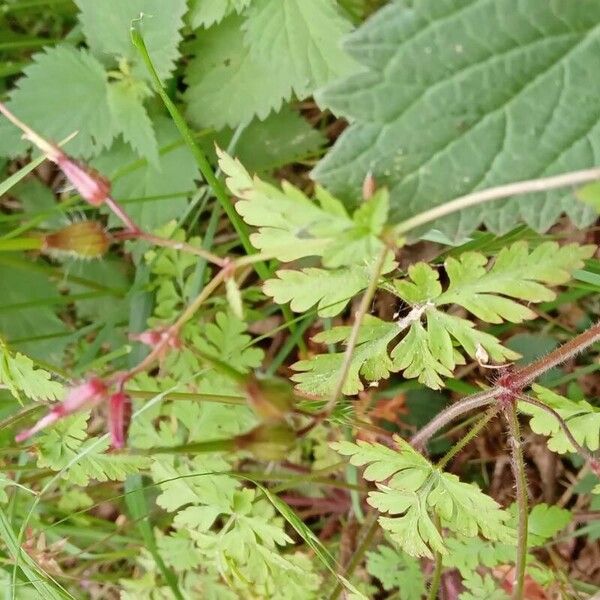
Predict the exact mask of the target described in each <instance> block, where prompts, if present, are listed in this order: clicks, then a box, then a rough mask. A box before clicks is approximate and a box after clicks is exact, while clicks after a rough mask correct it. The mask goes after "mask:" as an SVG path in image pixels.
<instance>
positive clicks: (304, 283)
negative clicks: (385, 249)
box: [263, 265, 389, 317]
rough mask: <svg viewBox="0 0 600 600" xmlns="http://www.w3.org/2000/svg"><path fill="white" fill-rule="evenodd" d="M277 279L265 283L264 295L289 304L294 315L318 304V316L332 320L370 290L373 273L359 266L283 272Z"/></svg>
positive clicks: (367, 268) (278, 274)
mask: <svg viewBox="0 0 600 600" xmlns="http://www.w3.org/2000/svg"><path fill="white" fill-rule="evenodd" d="M388 270H389V269H388ZM276 275H277V279H268V280H267V281H265V284H264V286H263V291H264V292H265V294H266V295H267V296H271V297H272V298H273V300H274V301H275V302H277V304H286V303H287V302H290V308H291V309H292V310H293V311H294V312H305V311H307V310H308V309H310V308H311V307H312V306H314V305H315V304H318V309H317V312H318V314H319V316H321V317H333V316H335V315H337V314H339V313H340V312H341V311H342V310H344V308H346V305H347V304H348V302H350V300H352V298H353V297H354V296H355V295H356V294H358V293H359V292H360V291H362V290H364V289H365V288H367V286H368V285H369V281H370V279H371V269H370V268H369V267H364V266H358V265H353V266H351V267H345V268H341V269H334V270H332V271H327V270H325V269H316V268H306V269H301V270H299V271H292V270H287V269H284V270H281V271H277V273H276Z"/></svg>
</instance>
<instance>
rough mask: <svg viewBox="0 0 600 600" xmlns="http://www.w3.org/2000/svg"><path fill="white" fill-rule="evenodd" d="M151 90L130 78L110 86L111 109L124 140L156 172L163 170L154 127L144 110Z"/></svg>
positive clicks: (109, 99) (109, 103)
mask: <svg viewBox="0 0 600 600" xmlns="http://www.w3.org/2000/svg"><path fill="white" fill-rule="evenodd" d="M148 94H149V90H148V88H147V86H146V84H145V83H144V82H142V81H138V80H135V79H133V78H132V77H128V78H125V79H122V80H120V81H115V82H111V84H110V85H109V87H108V105H109V107H110V110H111V113H112V115H113V118H114V120H115V122H116V124H117V127H118V128H119V130H120V131H121V134H122V135H123V139H124V140H125V141H126V142H127V143H128V144H129V145H130V146H131V147H132V148H133V149H134V150H135V151H136V152H137V153H138V154H139V155H140V156H143V157H144V158H146V159H147V160H148V162H149V163H150V164H151V165H152V167H154V168H155V169H160V160H159V157H158V144H157V141H156V134H155V133H154V126H153V125H152V121H151V120H150V117H149V116H148V113H147V112H146V109H145V108H144V98H145V97H146V96H148Z"/></svg>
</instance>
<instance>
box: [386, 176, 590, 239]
mask: <svg viewBox="0 0 600 600" xmlns="http://www.w3.org/2000/svg"><path fill="white" fill-rule="evenodd" d="M597 179H600V167H595V168H593V169H584V170H582V171H571V172H569V173H563V174H562V175H555V176H552V177H542V178H540V179H527V180H525V181H517V182H516V183H509V184H506V185H500V186H498V187H493V188H488V189H486V190H481V191H478V192H473V193H471V194H467V195H465V196H460V197H459V198H455V199H454V200H451V201H450V202H445V203H444V204H442V205H440V206H436V207H435V208H432V209H431V210H427V211H425V212H422V213H419V214H418V215H415V216H414V217H411V218H410V219H406V221H402V222H401V223H398V225H396V226H395V227H394V229H393V231H394V233H395V234H396V235H403V234H406V233H408V232H409V231H411V230H413V229H416V228H417V227H420V226H421V225H426V224H427V223H431V222H432V221H435V220H436V219H439V218H441V217H445V216H446V215H449V214H452V213H454V212H458V211H461V210H465V209H466V208H469V207H471V206H476V205H478V204H484V203H485V202H491V201H493V200H501V199H502V198H510V197H511V196H519V195H521V194H531V193H534V192H545V191H547V190H555V189H557V188H563V187H569V186H573V185H579V184H582V183H587V182H590V181H596V180H597Z"/></svg>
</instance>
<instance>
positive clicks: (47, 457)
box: [36, 411, 150, 486]
mask: <svg viewBox="0 0 600 600" xmlns="http://www.w3.org/2000/svg"><path fill="white" fill-rule="evenodd" d="M89 416H90V413H89V411H87V412H82V413H79V414H75V415H73V416H71V417H68V418H66V419H63V420H61V421H59V422H58V423H56V425H54V426H53V427H52V429H48V430H46V431H43V432H42V433H41V434H40V435H39V436H38V438H37V440H36V448H37V450H38V453H39V454H38V460H37V466H38V467H40V468H45V467H47V468H49V469H52V470H53V471H62V473H61V477H62V478H63V479H68V480H69V481H70V482H71V483H74V484H76V485H82V486H86V485H88V483H89V482H90V480H91V479H95V480H97V481H122V480H124V479H125V477H127V475H129V474H131V473H137V472H139V471H140V470H141V469H144V468H146V467H147V466H148V465H149V463H150V461H149V459H148V458H147V457H144V456H130V455H127V454H106V451H107V450H108V448H109V446H110V441H109V440H108V437H106V439H103V440H100V439H99V438H97V437H90V438H88V437H87V434H86V429H87V420H88V419H89Z"/></svg>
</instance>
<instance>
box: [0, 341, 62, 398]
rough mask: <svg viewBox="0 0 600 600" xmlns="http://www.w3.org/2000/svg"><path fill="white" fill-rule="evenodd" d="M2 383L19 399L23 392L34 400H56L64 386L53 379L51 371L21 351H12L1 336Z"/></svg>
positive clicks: (0, 378) (0, 376)
mask: <svg viewBox="0 0 600 600" xmlns="http://www.w3.org/2000/svg"><path fill="white" fill-rule="evenodd" d="M0 384H2V385H5V386H6V387H7V388H8V391H9V392H10V393H11V394H12V395H13V396H14V397H15V398H16V399H17V400H19V401H21V399H22V398H21V394H24V395H25V396H27V397H28V398H31V399H32V400H56V399H58V398H59V397H61V396H62V394H63V391H64V388H63V386H62V384H60V383H59V382H58V381H52V379H51V375H50V373H48V371H45V370H44V369H40V368H38V367H36V366H35V365H34V363H33V361H32V360H31V359H30V358H29V357H28V356H25V355H24V354H21V353H20V352H15V353H12V352H11V351H10V350H9V349H8V347H7V346H6V344H5V343H4V341H3V340H2V338H0Z"/></svg>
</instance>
